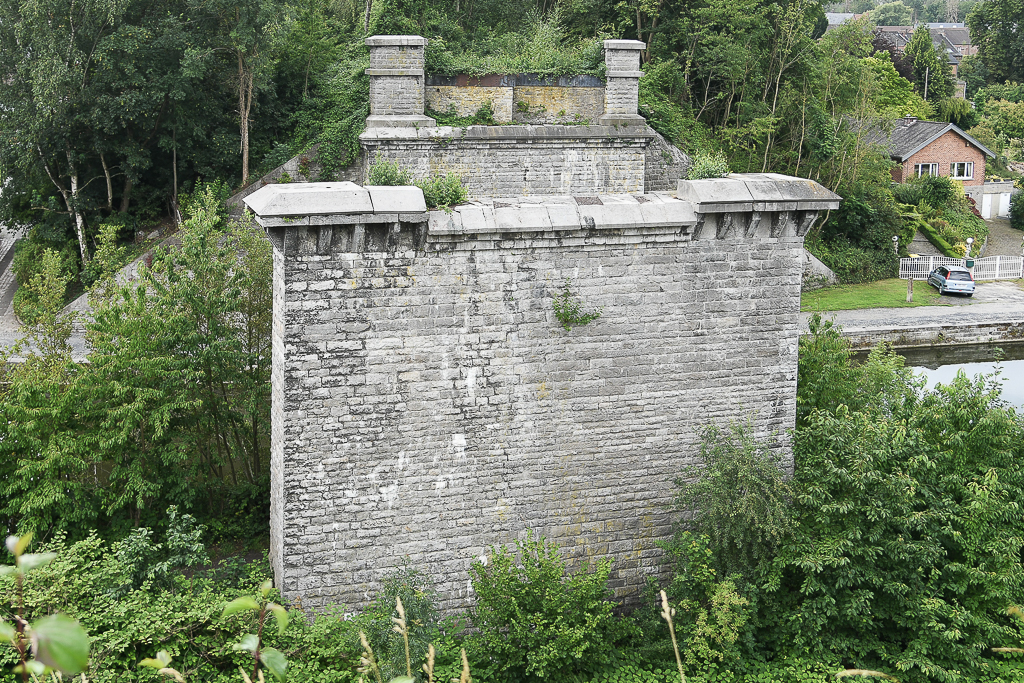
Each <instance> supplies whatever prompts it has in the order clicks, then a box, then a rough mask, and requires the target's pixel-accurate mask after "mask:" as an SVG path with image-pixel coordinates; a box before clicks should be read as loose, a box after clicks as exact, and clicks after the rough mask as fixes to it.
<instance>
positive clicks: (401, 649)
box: [358, 566, 441, 681]
mask: <svg viewBox="0 0 1024 683" xmlns="http://www.w3.org/2000/svg"><path fill="white" fill-rule="evenodd" d="M396 598H401V600H402V605H403V607H404V608H405V621H406V623H407V624H408V625H409V656H410V659H411V660H412V662H420V661H423V660H424V659H425V658H426V656H427V649H428V647H429V645H430V644H431V643H433V642H435V641H437V640H438V639H439V637H440V635H441V634H440V630H439V628H438V625H439V622H440V619H439V616H438V610H437V601H438V596H437V592H436V591H435V590H434V586H433V583H432V582H431V581H430V578H429V577H428V576H427V575H426V574H424V573H423V572H420V571H417V570H415V569H412V568H411V567H408V566H406V567H403V568H402V569H400V570H398V571H395V572H393V573H391V574H389V575H387V576H385V577H384V578H383V580H382V581H381V589H380V591H379V592H378V593H377V597H376V598H375V599H374V601H373V603H372V604H371V605H370V606H369V607H368V608H367V609H366V611H365V612H363V613H362V614H360V615H359V618H358V623H359V627H360V628H361V629H362V630H363V631H364V632H365V633H366V637H367V639H368V640H369V643H370V646H371V647H372V648H373V652H374V655H375V657H376V660H377V664H378V666H379V667H380V672H381V677H382V678H383V679H384V680H386V681H390V680H391V679H393V678H395V677H396V676H404V675H405V670H406V669H405V666H406V662H405V642H404V639H403V637H402V635H401V634H399V633H398V632H396V631H395V624H394V622H393V621H392V619H393V618H394V617H395V615H396V612H395V604H396V603H395V600H396ZM413 672H414V675H415V676H416V677H417V679H419V678H420V677H421V676H420V673H421V672H420V671H419V667H418V666H415V665H414V666H413Z"/></svg>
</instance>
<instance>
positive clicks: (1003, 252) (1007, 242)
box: [982, 218, 1024, 256]
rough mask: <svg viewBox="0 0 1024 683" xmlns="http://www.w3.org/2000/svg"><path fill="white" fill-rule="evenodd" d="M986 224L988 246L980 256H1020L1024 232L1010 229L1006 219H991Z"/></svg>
mask: <svg viewBox="0 0 1024 683" xmlns="http://www.w3.org/2000/svg"><path fill="white" fill-rule="evenodd" d="M985 223H987V224H988V244H986V245H985V253H984V254H982V256H1020V255H1021V240H1022V239H1024V232H1021V231H1020V230H1014V229H1013V228H1011V227H1010V219H1008V218H992V219H990V220H987V221H985Z"/></svg>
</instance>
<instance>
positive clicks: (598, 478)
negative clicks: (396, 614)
mask: <svg viewBox="0 0 1024 683" xmlns="http://www.w3.org/2000/svg"><path fill="white" fill-rule="evenodd" d="M678 194H679V196H680V197H681V198H675V197H673V196H672V195H670V194H667V193H663V194H650V193H648V194H637V195H634V194H618V195H608V194H595V195H588V196H583V195H578V196H575V197H572V196H562V197H547V198H544V199H536V198H522V199H488V200H481V201H477V202H471V203H469V204H466V205H462V206H458V207H455V209H454V210H453V211H452V212H451V213H446V212H443V211H435V212H426V211H424V208H425V207H424V204H423V198H422V194H421V193H419V190H418V189H417V188H372V187H371V188H361V187H358V186H355V185H352V184H351V183H333V184H332V183H320V184H310V185H305V186H301V185H277V186H268V187H266V188H263V189H262V190H260V191H259V192H257V193H254V194H253V195H251V196H250V197H248V198H247V200H246V202H247V204H249V206H250V207H251V208H252V209H253V210H254V212H255V213H256V215H257V220H258V221H259V222H260V223H261V224H262V225H264V226H265V227H266V228H267V230H268V234H269V236H270V238H271V241H272V243H273V244H274V327H273V329H274V336H273V345H274V346H273V353H274V371H273V411H272V421H273V425H272V457H271V468H272V476H271V481H272V484H271V496H272V498H271V524H272V534H271V556H272V563H273V567H274V572H275V576H276V583H277V585H278V586H280V587H281V589H282V592H283V594H284V596H285V597H286V598H287V599H289V600H296V601H299V602H300V603H301V604H302V606H304V607H306V608H313V609H318V608H325V607H327V606H328V605H341V604H343V605H345V606H346V607H348V608H357V607H360V606H362V605H365V604H366V603H367V602H368V601H369V600H370V599H371V597H372V595H373V594H374V591H375V590H376V589H377V588H378V587H379V581H380V579H381V577H382V576H383V575H384V574H385V573H387V572H389V571H391V570H393V569H395V568H397V567H399V566H400V565H401V564H402V563H403V562H405V561H409V562H411V563H412V565H413V566H414V567H417V568H419V569H422V570H424V571H425V572H427V573H429V574H430V575H432V577H433V578H434V580H435V581H436V582H437V586H438V588H439V590H440V592H441V595H442V605H443V607H444V608H445V609H446V610H454V609H457V608H461V607H465V606H466V604H467V602H468V601H469V599H470V592H469V581H468V578H469V577H468V573H467V570H468V567H469V565H470V563H471V562H473V561H476V560H479V559H482V558H485V557H486V555H487V552H488V547H489V546H490V545H492V544H497V543H508V542H511V541H513V540H515V539H517V538H522V537H524V535H525V534H526V533H528V532H532V533H534V534H537V535H542V536H546V537H548V538H550V539H552V540H554V541H556V542H557V543H558V544H559V545H560V546H561V547H562V548H563V550H564V552H565V554H566V555H567V556H568V557H570V558H574V559H577V560H579V559H600V558H603V557H612V558H614V565H613V571H612V579H611V586H612V588H613V590H614V592H615V596H616V597H617V598H619V599H621V600H625V601H635V600H636V599H637V596H638V594H639V591H640V589H641V587H642V586H643V584H644V582H645V581H646V579H647V577H649V576H652V575H656V574H657V573H658V572H659V571H660V567H659V564H658V559H659V556H660V551H659V550H658V549H657V547H656V545H655V542H656V541H657V540H659V539H662V538H666V537H667V536H668V535H669V534H670V532H671V522H672V516H671V514H670V513H669V512H667V510H666V506H667V505H668V504H669V503H670V501H671V499H672V495H673V485H672V481H673V479H674V478H675V477H676V476H678V475H679V474H680V472H681V471H682V468H684V467H685V466H686V465H690V464H694V463H696V457H697V453H698V448H697V443H696V432H695V430H696V429H697V428H698V427H700V426H701V425H704V424H708V423H718V424H725V423H727V422H728V421H731V420H742V421H747V420H749V421H750V423H751V425H752V427H753V430H754V432H755V433H756V434H757V435H758V436H761V437H769V436H771V437H772V438H773V440H774V441H773V442H774V444H775V448H776V449H779V452H780V454H783V455H784V458H785V459H786V461H787V462H788V463H789V464H790V466H791V463H792V460H791V456H790V455H789V454H788V450H787V449H788V436H787V430H788V429H790V428H791V427H792V426H793V424H794V420H795V410H796V398H795V397H796V361H797V340H798V337H799V330H798V325H799V298H800V275H801V254H802V242H803V235H804V233H805V231H806V230H807V228H808V227H809V226H810V224H811V223H812V222H813V220H814V218H815V217H816V216H817V214H818V212H819V211H821V210H824V209H825V208H830V207H831V208H835V206H836V205H837V204H838V197H836V196H835V195H832V194H831V193H829V192H827V191H826V190H824V188H821V187H820V186H817V185H816V184H814V183H812V182H811V181H805V180H800V179H792V178H785V177H783V176H772V175H770V174H766V175H744V176H735V177H733V178H730V179H718V180H715V181H694V182H692V183H681V184H680V188H679V192H678ZM567 282H568V283H569V286H570V288H571V291H572V292H573V294H575V295H576V296H578V297H579V298H580V300H581V301H582V303H583V305H584V308H585V309H587V310H591V309H594V310H600V311H601V316H600V317H599V318H598V319H597V320H596V321H594V322H592V323H590V324H589V325H586V326H584V327H576V328H574V329H572V330H571V331H566V330H564V329H563V328H562V326H561V325H560V324H559V322H558V320H557V319H556V318H555V314H554V311H553V307H552V302H553V298H554V297H555V296H556V295H558V294H559V293H560V292H561V291H562V288H563V287H564V286H565V285H566V283H567Z"/></svg>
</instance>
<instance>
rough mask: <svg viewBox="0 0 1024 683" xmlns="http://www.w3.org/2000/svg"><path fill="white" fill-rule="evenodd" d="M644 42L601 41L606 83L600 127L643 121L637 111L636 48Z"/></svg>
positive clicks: (638, 93) (642, 122) (637, 53)
mask: <svg viewBox="0 0 1024 683" xmlns="http://www.w3.org/2000/svg"><path fill="white" fill-rule="evenodd" d="M645 47H646V45H645V44H644V43H643V42H642V41H639V40H606V41H604V63H605V67H606V69H607V71H606V72H605V77H606V79H607V83H606V85H605V89H604V116H602V117H601V118H600V119H598V123H600V124H601V125H602V126H637V125H642V124H644V123H645V120H644V117H642V116H640V114H638V113H637V102H638V101H639V99H640V77H641V76H643V75H644V72H643V71H641V70H640V51H641V50H643V49H644V48H645Z"/></svg>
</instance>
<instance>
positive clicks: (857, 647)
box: [766, 371, 1024, 681]
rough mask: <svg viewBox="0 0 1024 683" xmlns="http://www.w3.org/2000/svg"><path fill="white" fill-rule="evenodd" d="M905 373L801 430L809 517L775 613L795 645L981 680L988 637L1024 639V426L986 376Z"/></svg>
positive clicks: (798, 510) (800, 490)
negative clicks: (1011, 613)
mask: <svg viewBox="0 0 1024 683" xmlns="http://www.w3.org/2000/svg"><path fill="white" fill-rule="evenodd" d="M901 375H903V376H905V375H906V371H903V372H900V371H896V372H890V373H889V377H888V381H887V382H884V383H882V384H881V385H878V386H876V391H875V392H874V393H877V394H878V397H877V398H875V399H873V400H872V401H871V402H870V403H869V404H868V406H867V407H866V408H865V409H863V410H860V411H855V410H852V409H850V408H847V407H844V406H842V405H840V406H838V407H837V408H836V409H835V410H834V411H828V412H826V411H817V412H814V413H812V414H811V415H810V416H809V417H808V419H807V422H806V426H805V427H803V428H801V429H800V430H798V431H797V434H796V440H795V447H794V453H795V457H796V464H797V468H796V477H795V485H796V487H797V495H796V498H795V506H794V513H795V515H796V519H797V527H796V529H795V531H794V536H793V541H792V542H789V543H787V544H785V546H784V547H783V548H782V549H781V551H780V553H779V560H778V562H777V566H778V567H779V572H778V574H777V576H776V578H775V579H774V580H773V581H772V582H771V584H772V585H773V586H775V590H774V592H773V593H772V600H773V604H772V605H770V606H767V607H766V610H768V611H769V613H771V612H774V613H776V614H785V615H787V616H786V618H784V619H778V620H776V622H775V623H774V624H773V627H772V628H773V633H774V636H773V637H775V638H777V641H776V642H778V643H785V644H786V645H785V647H787V649H789V650H790V651H794V652H801V651H806V652H808V653H811V654H814V655H818V654H820V653H829V652H830V653H832V654H834V655H840V656H842V657H844V658H846V659H848V660H849V661H853V662H858V664H859V665H862V666H867V667H869V668H874V669H878V668H883V669H888V670H890V671H892V672H893V673H894V674H895V675H897V676H898V677H899V678H900V679H901V680H911V681H912V680H923V679H936V680H960V677H961V676H965V677H967V679H968V680H970V679H971V678H972V677H973V676H974V675H975V674H979V675H980V674H981V673H982V672H983V671H985V670H986V668H987V661H986V658H985V657H984V656H983V648H984V647H986V646H990V645H991V644H992V643H1005V642H1019V641H1020V637H1021V632H1020V629H1019V628H1018V627H1017V626H1016V625H1015V624H1013V623H1011V622H1010V621H1009V620H1008V618H1007V617H1006V608H1007V606H1008V605H1011V604H1016V602H1017V601H1019V599H1020V595H1021V592H1022V590H1024V572H1022V571H1021V564H1020V551H1021V549H1022V544H1024V541H1022V538H1024V533H1022V532H1024V513H1022V509H1021V505H1020V501H1021V500H1022V499H1024V498H1022V497H1024V475H1022V473H1021V470H1020V468H1019V467H1018V466H1017V465H1016V463H1017V462H1018V460H1019V458H1020V457H1021V455H1024V448H1022V445H1021V444H1022V443H1024V431H1022V425H1021V424H1020V422H1019V421H1018V420H1016V419H1015V417H1014V415H1013V413H1012V412H1011V411H1007V410H1006V409H1005V408H1004V406H1003V405H1002V404H1001V403H1000V402H999V399H998V398H997V394H996V393H994V392H993V391H992V390H991V387H989V386H988V385H987V384H986V383H985V382H984V381H977V382H974V381H971V380H968V379H966V378H965V377H963V376H962V375H961V376H960V377H958V378H957V379H956V380H954V381H953V382H952V383H951V384H950V385H949V386H945V387H941V386H940V387H937V388H936V389H935V390H934V391H932V392H930V393H928V394H925V395H920V394H918V392H917V391H909V392H908V391H907V386H908V383H911V382H910V380H907V379H902V380H901ZM869 393H872V392H869Z"/></svg>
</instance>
